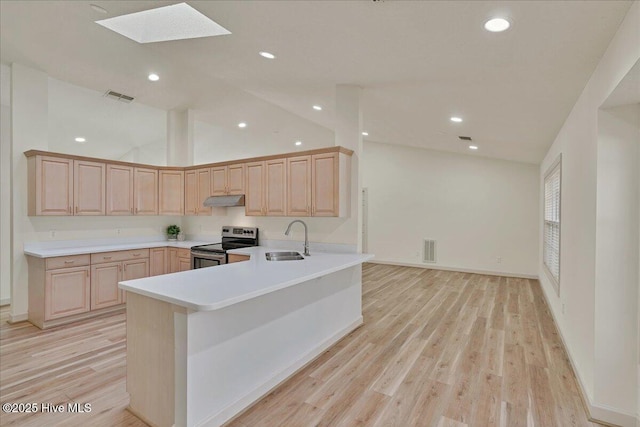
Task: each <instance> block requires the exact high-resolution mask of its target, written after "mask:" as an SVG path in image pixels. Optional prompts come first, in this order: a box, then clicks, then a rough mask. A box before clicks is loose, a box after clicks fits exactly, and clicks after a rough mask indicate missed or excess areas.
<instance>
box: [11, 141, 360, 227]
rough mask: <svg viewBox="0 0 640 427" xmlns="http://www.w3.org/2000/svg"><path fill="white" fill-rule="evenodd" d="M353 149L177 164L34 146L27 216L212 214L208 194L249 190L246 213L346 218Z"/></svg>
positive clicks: (29, 162) (29, 159)
mask: <svg viewBox="0 0 640 427" xmlns="http://www.w3.org/2000/svg"><path fill="white" fill-rule="evenodd" d="M352 153H353V152H352V151H350V150H347V149H344V148H342V147H326V148H322V149H317V150H309V151H305V152H300V153H286V154H282V155H277V156H264V157H256V158H253V159H243V160H241V161H239V162H238V163H232V164H224V165H222V166H220V165H216V164H208V165H201V166H196V167H188V168H180V167H175V166H174V167H162V166H158V167H154V166H146V165H138V164H135V163H125V162H119V161H115V160H111V161H104V162H102V161H101V159H93V158H89V157H80V156H72V155H65V154H58V153H49V152H44V151H36V150H30V151H26V152H25V153H24V154H25V155H26V156H27V165H28V190H29V191H28V196H27V199H28V214H29V215H67V216H70V215H211V214H212V209H211V208H210V207H205V206H204V205H203V203H204V201H205V200H206V199H207V198H208V197H210V196H227V195H241V194H244V195H245V214H246V215H248V216H334V217H335V216H340V217H343V216H346V215H348V208H349V206H350V204H351V200H350V189H351V186H350V177H351V175H350V167H351V159H350V157H351V155H352ZM225 163H226V162H225Z"/></svg>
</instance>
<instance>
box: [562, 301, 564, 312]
mask: <svg viewBox="0 0 640 427" xmlns="http://www.w3.org/2000/svg"><path fill="white" fill-rule="evenodd" d="M562 314H564V303H562Z"/></svg>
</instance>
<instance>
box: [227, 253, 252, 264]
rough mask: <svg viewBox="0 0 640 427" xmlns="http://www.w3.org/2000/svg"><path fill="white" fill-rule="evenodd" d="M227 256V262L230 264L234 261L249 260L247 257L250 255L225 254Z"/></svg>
mask: <svg viewBox="0 0 640 427" xmlns="http://www.w3.org/2000/svg"><path fill="white" fill-rule="evenodd" d="M227 258H228V259H227V262H228V263H229V264H232V263H234V262H242V261H249V258H251V257H250V256H249V255H240V254H229V255H227Z"/></svg>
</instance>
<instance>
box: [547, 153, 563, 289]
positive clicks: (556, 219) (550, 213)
mask: <svg viewBox="0 0 640 427" xmlns="http://www.w3.org/2000/svg"><path fill="white" fill-rule="evenodd" d="M560 171H561V162H560V161H558V162H557V163H556V164H555V165H554V166H553V167H552V168H551V170H550V171H549V172H548V173H547V175H546V176H545V178H544V244H543V260H544V265H545V266H546V267H547V269H548V270H549V273H551V276H552V277H553V278H554V279H555V281H556V284H557V283H559V282H560V185H561V182H560V179H561V173H560Z"/></svg>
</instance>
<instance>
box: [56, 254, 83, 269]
mask: <svg viewBox="0 0 640 427" xmlns="http://www.w3.org/2000/svg"><path fill="white" fill-rule="evenodd" d="M90 261H91V256H90V255H89V254H85V255H70V256H57V257H54V258H47V259H46V261H45V269H47V270H55V269H57V268H68V267H81V266H83V265H89V262H90Z"/></svg>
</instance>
